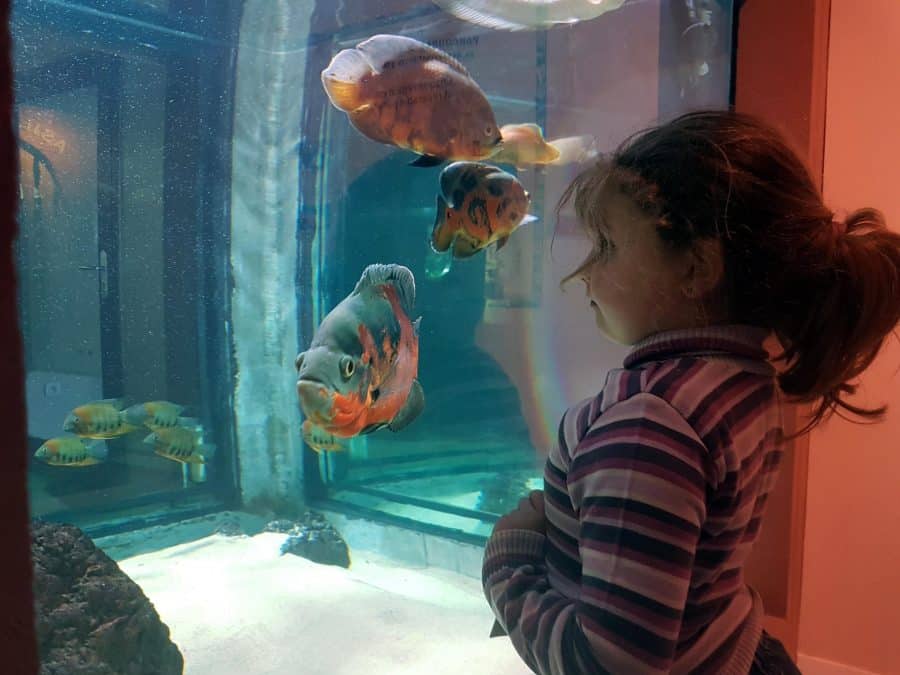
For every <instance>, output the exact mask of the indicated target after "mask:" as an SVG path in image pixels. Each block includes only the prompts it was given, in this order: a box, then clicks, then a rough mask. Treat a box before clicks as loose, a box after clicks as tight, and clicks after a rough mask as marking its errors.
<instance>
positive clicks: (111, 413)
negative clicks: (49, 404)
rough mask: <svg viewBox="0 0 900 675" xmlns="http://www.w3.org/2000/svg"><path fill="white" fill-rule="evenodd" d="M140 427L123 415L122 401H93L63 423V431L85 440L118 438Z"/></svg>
mask: <svg viewBox="0 0 900 675" xmlns="http://www.w3.org/2000/svg"><path fill="white" fill-rule="evenodd" d="M137 428H138V427H136V426H134V425H132V424H129V423H128V422H127V421H126V420H125V418H124V416H123V415H122V399H119V398H108V399H104V400H102V401H92V402H91V403H85V404H84V405H80V406H78V407H77V408H75V409H74V410H73V411H72V412H70V413H69V414H68V415H67V416H66V419H65V421H64V422H63V430H64V431H68V432H71V433H73V434H76V435H78V436H82V437H83V438H116V437H118V436H123V435H124V434H127V433H128V432H130V431H134V430H135V429H137Z"/></svg>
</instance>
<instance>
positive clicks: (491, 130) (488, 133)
mask: <svg viewBox="0 0 900 675" xmlns="http://www.w3.org/2000/svg"><path fill="white" fill-rule="evenodd" d="M484 135H485V136H493V135H494V127H485V128H484Z"/></svg>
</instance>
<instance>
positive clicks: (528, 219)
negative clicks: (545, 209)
mask: <svg viewBox="0 0 900 675" xmlns="http://www.w3.org/2000/svg"><path fill="white" fill-rule="evenodd" d="M538 220H540V218H538V217H537V216H534V215H532V214H530V213H529V214H528V215H527V216H525V217H524V218H522V221H521V222H520V223H519V227H522V225H527V224H528V223H534V222H537V221H538Z"/></svg>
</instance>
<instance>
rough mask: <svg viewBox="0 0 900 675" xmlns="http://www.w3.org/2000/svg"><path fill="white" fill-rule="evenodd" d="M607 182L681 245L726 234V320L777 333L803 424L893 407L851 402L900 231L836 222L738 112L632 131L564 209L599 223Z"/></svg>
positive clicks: (882, 326) (891, 318)
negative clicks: (807, 414) (806, 414)
mask: <svg viewBox="0 0 900 675" xmlns="http://www.w3.org/2000/svg"><path fill="white" fill-rule="evenodd" d="M610 188H611V189H615V190H618V191H619V192H621V193H622V194H624V195H626V196H627V197H629V198H631V199H632V200H633V201H634V203H635V204H637V206H638V207H639V208H640V209H641V210H642V211H643V212H644V213H646V214H647V215H648V216H651V217H653V218H654V219H656V222H657V232H658V233H659V236H660V238H661V239H662V240H663V241H664V242H666V243H667V244H669V245H670V246H672V247H673V248H678V249H684V248H690V247H691V246H693V245H694V242H695V241H696V240H698V239H704V238H717V239H719V240H720V241H721V243H722V249H723V253H724V279H723V283H722V289H721V290H722V294H723V299H724V301H725V303H726V306H727V309H728V318H729V320H730V321H732V322H737V323H747V324H753V325H757V326H762V327H764V328H768V329H769V330H771V331H773V332H774V333H775V335H776V336H777V338H778V339H779V341H780V342H781V345H782V347H783V350H784V351H783V352H782V353H781V354H779V355H778V356H777V357H776V360H780V361H783V364H784V367H783V368H782V369H781V372H780V373H779V376H778V379H779V384H780V386H781V389H782V391H784V392H785V393H786V394H788V395H789V396H791V397H792V398H794V399H795V400H796V401H799V402H805V403H814V404H815V407H814V411H813V416H812V418H811V420H810V422H809V424H808V425H807V426H806V427H805V428H804V431H806V430H808V429H811V428H812V427H814V426H815V425H816V424H818V423H819V422H820V421H822V420H824V419H826V418H827V417H828V416H830V415H831V414H832V413H834V412H835V411H837V410H843V411H847V412H849V413H852V414H854V415H857V416H859V417H861V418H866V419H872V418H878V417H880V416H882V415H883V414H884V411H885V407H884V406H882V407H880V408H875V409H866V408H862V407H859V406H856V405H853V404H851V403H849V402H848V401H847V400H846V398H845V397H846V396H847V395H850V394H852V393H853V392H854V391H855V389H856V387H855V385H853V384H851V381H852V380H854V379H855V378H856V377H857V376H858V375H859V374H860V373H862V372H863V371H864V370H865V369H866V368H867V367H868V365H869V364H870V363H871V362H872V360H873V359H874V358H875V356H876V355H877V353H878V351H879V350H880V348H881V346H882V344H883V342H884V340H885V338H886V337H887V336H888V335H889V334H890V333H891V332H892V331H893V330H894V329H895V328H896V327H897V324H898V323H900V234H898V233H895V232H891V231H889V230H888V229H887V226H886V224H885V221H884V217H883V216H882V214H881V213H880V212H879V211H877V210H875V209H860V210H858V211H854V212H853V213H851V214H850V215H849V216H847V218H846V219H844V220H843V221H839V220H837V219H835V214H834V213H833V212H832V211H831V210H830V209H829V208H828V207H827V206H825V204H824V203H823V202H822V197H821V195H820V194H819V191H818V189H817V188H816V186H815V184H814V183H813V180H812V178H811V177H810V175H809V172H808V171H807V169H806V167H805V166H804V164H803V162H802V161H801V160H800V158H799V157H798V156H797V155H796V154H795V153H794V152H793V151H792V150H791V149H790V148H789V147H788V145H787V143H786V142H785V141H784V139H783V138H782V137H781V136H780V135H779V134H778V133H777V132H776V131H775V130H774V129H772V128H771V127H769V126H768V125H766V124H764V123H763V122H761V121H759V120H758V119H755V118H753V117H750V116H748V115H743V114H740V113H735V112H731V111H702V112H694V113H689V114H686V115H683V116H681V117H678V118H677V119H674V120H672V121H671V122H668V123H667V124H663V125H661V126H658V127H654V128H652V129H649V130H646V131H643V132H640V133H639V134H636V135H634V136H632V137H631V138H629V139H627V140H626V141H625V142H624V143H623V144H622V145H621V146H620V147H619V148H618V149H617V150H616V151H615V152H614V153H612V155H610V156H608V157H604V158H603V159H602V160H601V161H599V162H598V163H597V164H595V165H594V166H593V167H591V168H589V169H587V170H586V171H585V172H584V173H582V174H581V175H580V176H578V178H576V179H575V181H573V183H572V184H571V185H570V186H569V188H568V189H567V190H566V192H565V194H564V195H563V197H562V199H561V200H560V202H559V206H558V207H557V212H558V211H559V210H561V209H562V208H563V207H564V206H565V205H566V204H567V203H568V202H569V201H570V200H572V199H573V197H574V206H575V211H576V213H577V215H578V217H579V220H580V221H581V222H582V223H583V224H584V225H585V226H586V227H588V228H592V227H594V228H596V227H602V224H600V222H599V220H598V217H597V208H598V207H597V205H598V203H599V201H600V199H601V190H603V189H610ZM576 274H577V272H576ZM572 276H574V275H570V276H569V277H567V279H566V280H568V279H569V278H572Z"/></svg>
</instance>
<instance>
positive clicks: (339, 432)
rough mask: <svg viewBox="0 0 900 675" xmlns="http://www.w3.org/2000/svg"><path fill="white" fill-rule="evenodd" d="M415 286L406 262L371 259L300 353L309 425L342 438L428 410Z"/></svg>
mask: <svg viewBox="0 0 900 675" xmlns="http://www.w3.org/2000/svg"><path fill="white" fill-rule="evenodd" d="M415 296H416V287H415V279H414V278H413V274H412V272H410V271H409V269H407V268H406V267H403V266H402V265H394V264H390V265H381V264H376V265H369V266H368V267H366V269H365V270H363V273H362V276H361V277H360V279H359V281H358V282H357V284H356V286H355V287H354V289H353V291H352V292H351V293H350V294H349V295H348V296H347V297H346V298H344V299H343V300H342V301H341V302H340V303H338V305H337V306H336V307H335V308H334V309H332V310H331V311H330V312H329V313H328V315H327V316H326V317H325V318H324V319H323V320H322V323H321V324H320V325H319V327H318V328H317V329H316V332H315V334H314V335H313V339H312V341H311V342H310V345H309V348H308V349H307V350H306V351H304V352H301V353H300V354H299V355H298V356H297V360H296V367H297V396H298V398H299V402H300V408H301V409H302V411H303V414H304V416H305V417H306V419H307V420H309V422H310V424H311V425H315V426H316V427H318V428H320V429H322V430H323V431H324V432H326V433H330V434H334V435H335V436H337V437H339V438H350V437H353V436H356V435H357V434H361V433H362V434H365V433H370V432H372V431H375V430H376V429H380V428H382V427H388V428H389V429H391V430H392V431H399V430H400V429H402V428H404V427H405V426H407V425H408V424H409V423H410V422H412V421H413V420H414V419H415V418H416V417H418V415H419V414H420V413H421V412H422V409H423V408H424V406H425V395H424V393H423V391H422V386H421V385H420V384H419V382H418V380H417V379H416V377H417V375H418V367H419V323H420V321H421V319H416V321H414V322H413V321H411V320H410V315H411V313H412V311H413V306H414V304H415Z"/></svg>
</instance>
